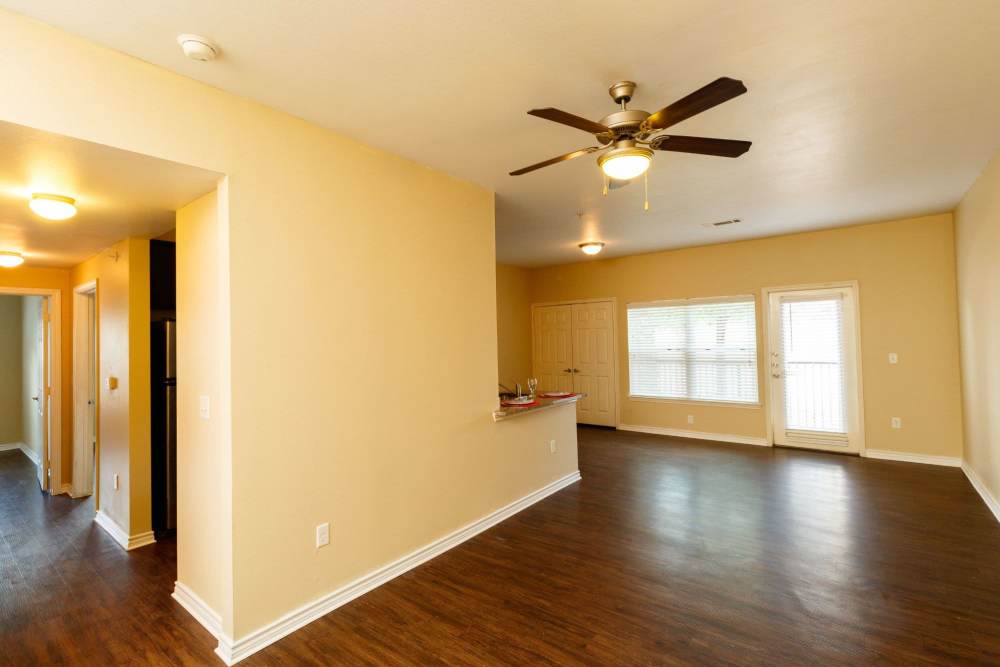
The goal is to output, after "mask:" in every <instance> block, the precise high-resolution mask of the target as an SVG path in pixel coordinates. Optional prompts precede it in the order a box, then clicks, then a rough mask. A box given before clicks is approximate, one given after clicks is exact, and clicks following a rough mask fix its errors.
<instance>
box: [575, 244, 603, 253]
mask: <svg viewBox="0 0 1000 667" xmlns="http://www.w3.org/2000/svg"><path fill="white" fill-rule="evenodd" d="M580 250H582V251H583V254H584V255H596V254H597V253H599V252H601V251H602V250H604V242H603V241H588V242H587V243H581V244H580Z"/></svg>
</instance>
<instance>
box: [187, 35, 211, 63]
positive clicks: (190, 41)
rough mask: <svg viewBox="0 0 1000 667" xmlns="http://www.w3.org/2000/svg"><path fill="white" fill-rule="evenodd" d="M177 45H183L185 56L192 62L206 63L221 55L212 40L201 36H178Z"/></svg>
mask: <svg viewBox="0 0 1000 667" xmlns="http://www.w3.org/2000/svg"><path fill="white" fill-rule="evenodd" d="M177 43H178V44H180V45H181V49H182V50H183V51H184V55H186V56H187V57H188V58H190V59H191V60H197V61H198V62H202V63H205V62H208V61H209V60H215V59H216V57H218V55H219V47H218V46H216V45H215V43H214V42H213V41H212V40H210V39H209V38H207V37H202V36H201V35H188V34H184V35H178V36H177Z"/></svg>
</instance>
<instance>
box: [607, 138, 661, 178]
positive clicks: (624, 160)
mask: <svg viewBox="0 0 1000 667" xmlns="http://www.w3.org/2000/svg"><path fill="white" fill-rule="evenodd" d="M652 162H653V151H651V150H649V149H648V148H645V147H644V146H636V145H635V142H634V141H630V140H624V141H619V142H618V143H617V144H616V145H615V147H614V148H612V149H611V150H610V151H608V152H607V153H605V154H604V155H602V156H601V157H599V158H597V164H598V165H600V167H601V170H602V171H603V172H604V173H605V174H607V176H608V178H613V179H615V180H616V181H630V180H632V179H633V178H635V177H636V176H642V175H643V174H644V173H645V172H646V170H647V169H649V165H650V164H651V163H652Z"/></svg>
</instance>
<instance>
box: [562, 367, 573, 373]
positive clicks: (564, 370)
mask: <svg viewBox="0 0 1000 667" xmlns="http://www.w3.org/2000/svg"><path fill="white" fill-rule="evenodd" d="M572 372H573V369H572V368H564V369H563V373H572Z"/></svg>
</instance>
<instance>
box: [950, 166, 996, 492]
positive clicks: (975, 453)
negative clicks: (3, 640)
mask: <svg viewBox="0 0 1000 667" xmlns="http://www.w3.org/2000/svg"><path fill="white" fill-rule="evenodd" d="M955 226H956V246H957V257H958V302H959V316H960V322H961V331H962V388H963V398H964V406H965V412H964V414H965V460H966V463H967V465H968V466H969V467H970V468H971V469H972V470H973V472H974V473H975V475H976V476H977V477H978V478H979V479H980V480H982V483H983V484H984V485H985V486H986V487H987V489H989V492H990V493H991V494H992V495H993V498H994V499H1000V154H998V155H997V156H995V157H994V158H993V160H992V161H991V162H990V164H989V165H988V166H987V167H986V170H985V171H984V172H983V174H982V175H981V176H980V177H979V179H978V180H977V181H976V182H975V184H973V186H972V188H971V189H970V190H969V192H968V193H967V194H966V195H965V198H964V199H962V202H961V203H960V204H959V206H958V209H957V210H956V212H955Z"/></svg>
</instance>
